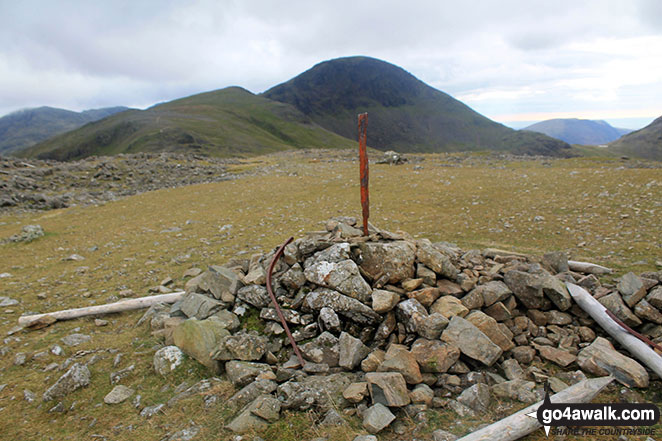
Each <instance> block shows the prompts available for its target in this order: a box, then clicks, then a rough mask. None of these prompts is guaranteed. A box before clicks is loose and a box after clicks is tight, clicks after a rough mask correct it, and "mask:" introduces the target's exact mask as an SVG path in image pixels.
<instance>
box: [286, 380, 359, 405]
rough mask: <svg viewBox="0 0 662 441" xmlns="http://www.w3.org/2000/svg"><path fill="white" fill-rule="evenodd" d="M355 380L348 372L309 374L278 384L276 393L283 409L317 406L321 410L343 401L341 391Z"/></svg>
mask: <svg viewBox="0 0 662 441" xmlns="http://www.w3.org/2000/svg"><path fill="white" fill-rule="evenodd" d="M354 381H356V376H355V375H352V374H349V373H337V374H330V375H311V376H308V377H305V378H303V379H301V380H299V381H295V380H290V381H288V382H286V383H283V384H281V385H280V386H278V390H277V395H278V399H279V400H280V402H281V405H282V407H283V408H284V409H292V410H307V409H310V408H311V407H317V408H319V409H321V410H323V411H324V410H328V409H330V408H334V407H335V408H337V407H338V406H340V403H341V402H342V401H344V398H343V396H342V393H343V391H344V390H345V389H347V386H349V385H350V384H351V383H352V382H354Z"/></svg>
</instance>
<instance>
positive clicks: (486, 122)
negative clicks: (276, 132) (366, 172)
mask: <svg viewBox="0 0 662 441" xmlns="http://www.w3.org/2000/svg"><path fill="white" fill-rule="evenodd" d="M263 96H264V97H266V98H269V99H271V100H275V101H280V102H283V103H288V104H291V105H293V106H294V107H296V108H297V109H299V110H300V111H301V112H303V113H304V114H306V115H307V116H309V117H310V119H311V120H312V121H314V122H316V123H317V124H319V125H320V126H322V127H324V128H326V129H328V130H331V131H333V132H335V133H338V134H340V135H342V136H344V137H347V138H350V139H357V126H356V123H357V121H356V119H357V118H356V115H357V114H358V113H362V112H368V114H369V122H368V144H369V145H370V146H371V147H374V148H377V149H380V150H398V151H401V152H407V151H410V152H411V151H416V152H441V151H463V150H464V151H466V150H503V151H510V152H513V153H520V154H545V155H561V156H565V155H567V154H569V152H570V146H569V145H568V144H566V143H564V142H561V141H558V140H556V139H552V138H549V137H547V136H545V135H541V134H538V133H534V132H518V131H515V130H513V129H510V128H508V127H506V126H503V125H501V124H499V123H496V122H494V121H492V120H490V119H488V118H486V117H484V116H482V115H480V114H479V113H477V112H475V111H474V110H472V109H471V108H469V107H468V106H466V105H465V104H463V103H461V102H460V101H458V100H456V99H454V98H452V97H451V96H449V95H447V94H446V93H444V92H441V91H439V90H437V89H434V88H432V87H430V86H428V85H427V84H425V83H423V82H422V81H420V80H418V79H417V78H416V77H414V76H413V75H411V74H410V73H408V72H407V71H405V70H404V69H402V68H400V67H397V66H394V65H392V64H390V63H387V62H384V61H381V60H377V59H374V58H369V57H349V58H339V59H335V60H330V61H325V62H322V63H320V64H317V65H316V66H314V67H313V68H311V69H310V70H308V71H306V72H304V73H302V74H300V75H299V76H297V77H295V78H293V79H291V80H289V81H287V82H286V83H283V84H280V85H278V86H275V87H273V88H271V89H269V90H267V91H266V92H264V94H263Z"/></svg>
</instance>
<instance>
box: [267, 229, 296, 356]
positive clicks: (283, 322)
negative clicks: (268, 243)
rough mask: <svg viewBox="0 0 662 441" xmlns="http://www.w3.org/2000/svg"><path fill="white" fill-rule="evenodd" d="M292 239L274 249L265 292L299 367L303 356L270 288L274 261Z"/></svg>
mask: <svg viewBox="0 0 662 441" xmlns="http://www.w3.org/2000/svg"><path fill="white" fill-rule="evenodd" d="M293 240H294V238H293V237H290V238H289V239H287V240H286V241H285V243H284V244H282V245H281V246H280V248H278V251H276V254H274V257H273V259H271V263H270V264H269V269H268V270H267V292H268V293H269V296H270V297H271V301H272V302H273V304H274V306H275V307H276V313H277V314H278V318H279V319H280V322H281V323H282V325H283V329H285V332H286V333H287V338H288V339H289V340H290V344H291V345H292V349H294V353H295V354H296V355H297V358H298V359H299V363H301V367H303V365H304V364H305V362H304V361H303V356H302V355H301V351H299V347H298V346H297V342H295V341H294V337H292V333H291V332H290V327H289V326H287V321H286V320H285V317H284V316H283V311H281V310H280V305H279V304H278V300H276V296H275V295H274V292H273V290H272V289H271V273H272V272H273V270H274V266H276V262H278V259H279V258H280V256H282V254H283V251H285V247H286V246H287V245H289V243H290V242H292V241H293Z"/></svg>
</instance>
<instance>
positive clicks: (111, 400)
mask: <svg viewBox="0 0 662 441" xmlns="http://www.w3.org/2000/svg"><path fill="white" fill-rule="evenodd" d="M133 392H134V390H133V389H130V388H128V387H126V386H122V385H117V386H115V387H114V388H113V390H111V391H110V392H108V394H107V395H106V396H105V397H104V398H103V402H104V403H106V404H120V403H122V402H123V401H125V400H127V399H129V397H131V395H133Z"/></svg>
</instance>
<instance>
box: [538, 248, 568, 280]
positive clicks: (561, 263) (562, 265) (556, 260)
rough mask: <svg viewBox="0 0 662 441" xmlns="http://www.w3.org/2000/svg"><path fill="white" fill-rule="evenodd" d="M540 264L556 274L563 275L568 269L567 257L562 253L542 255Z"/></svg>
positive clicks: (555, 252)
mask: <svg viewBox="0 0 662 441" xmlns="http://www.w3.org/2000/svg"><path fill="white" fill-rule="evenodd" d="M542 262H543V264H545V265H547V266H548V267H549V268H551V269H552V270H554V272H555V273H557V274H558V273H564V272H566V271H569V269H570V268H569V267H568V256H567V255H566V254H565V253H564V252H562V251H554V252H551V253H546V254H544V255H543V256H542Z"/></svg>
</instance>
